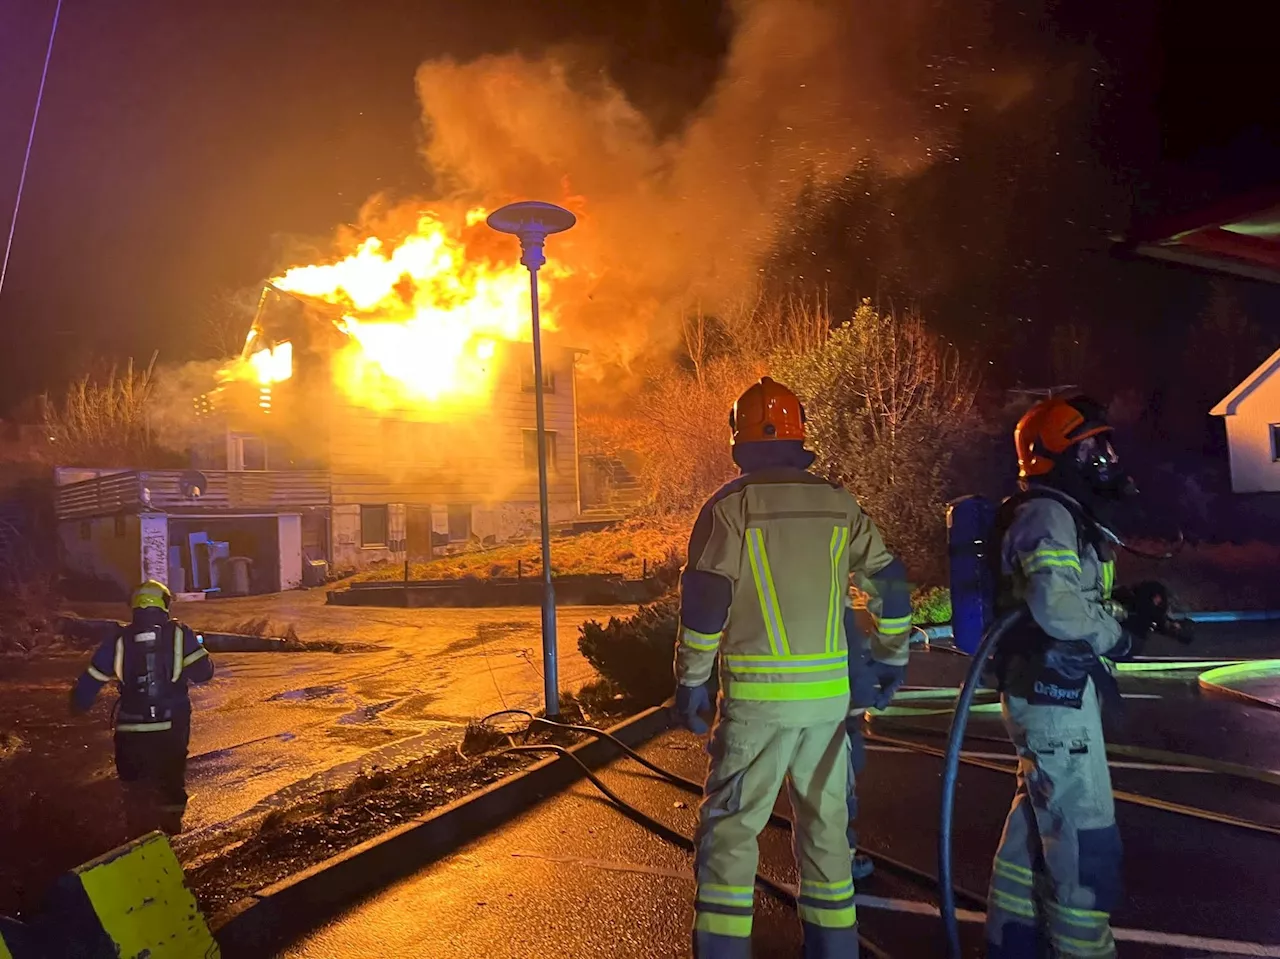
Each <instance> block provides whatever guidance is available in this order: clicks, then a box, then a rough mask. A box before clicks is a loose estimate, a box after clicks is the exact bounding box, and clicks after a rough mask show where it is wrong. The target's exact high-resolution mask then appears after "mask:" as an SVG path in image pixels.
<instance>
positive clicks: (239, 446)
mask: <svg viewBox="0 0 1280 959" xmlns="http://www.w3.org/2000/svg"><path fill="white" fill-rule="evenodd" d="M227 452H228V454H229V455H228V457H227V459H228V463H227V469H229V470H235V471H241V470H254V471H257V470H265V469H266V468H267V441H266V440H264V439H263V438H262V437H261V436H253V435H252V434H250V433H232V434H231V436H230V438H229V441H228V449H227Z"/></svg>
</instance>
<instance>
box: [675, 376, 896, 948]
mask: <svg viewBox="0 0 1280 959" xmlns="http://www.w3.org/2000/svg"><path fill="white" fill-rule="evenodd" d="M729 425H730V427H731V430H732V444H733V458H734V462H736V463H737V465H738V467H739V468H740V469H741V470H742V475H741V476H739V477H738V478H737V479H735V480H732V481H731V482H729V483H727V484H726V485H725V486H723V487H721V489H720V490H718V491H717V492H716V493H715V494H714V495H713V496H712V497H711V498H710V499H709V500H708V501H707V503H706V505H704V506H703V508H702V511H701V512H700V513H699V514H698V518H697V521H696V522H695V523H694V526H693V531H692V534H691V536H690V540H689V558H688V563H687V564H686V566H685V568H684V571H683V573H682V575H681V589H680V635H679V639H678V642H677V644H676V662H675V671H676V680H677V683H678V685H677V693H676V708H677V711H678V713H679V716H680V718H681V720H682V721H683V722H684V724H685V725H686V726H687V727H688V728H689V729H691V730H692V731H694V732H696V733H703V732H706V731H707V724H706V722H705V720H704V719H703V714H704V713H707V712H709V711H710V710H711V695H710V690H709V680H710V679H711V673H712V668H713V664H714V662H715V660H716V657H717V654H718V655H719V659H720V674H719V676H720V698H719V715H718V720H717V722H716V726H715V730H714V732H713V733H712V736H711V742H710V745H709V752H710V754H711V764H710V768H709V770H708V773H707V782H706V786H705V789H704V799H703V802H702V805H701V807H700V809H699V812H698V830H697V851H696V854H695V871H696V880H697V891H696V896H695V903H694V910H695V919H694V933H693V940H694V954H695V955H696V956H698V957H701V959H739V957H749V956H750V955H751V938H750V937H751V925H752V914H753V897H754V889H755V873H756V864H757V859H758V853H759V851H758V846H757V837H758V836H759V834H760V832H761V830H762V829H763V828H764V826H765V824H766V823H767V822H768V819H769V815H770V813H771V812H772V811H773V806H774V802H775V800H776V799H777V795H778V792H779V790H780V789H781V788H782V785H783V783H784V782H785V783H786V784H787V786H788V790H789V795H790V800H791V808H792V810H793V821H794V824H795V825H794V829H795V849H796V857H797V859H798V860H799V867H800V868H799V871H800V889H799V897H798V900H799V901H798V908H799V913H800V919H801V922H802V927H803V933H804V955H805V956H806V957H837V956H838V957H851V956H856V955H857V952H858V940H857V933H856V929H855V922H856V914H855V911H854V902H853V880H852V877H851V875H850V851H849V844H848V839H847V837H846V834H845V830H846V828H847V826H848V815H847V812H846V799H847V786H848V775H849V770H848V766H849V741H848V739H847V737H846V731H845V721H846V718H847V716H848V714H849V703H850V698H849V689H850V674H849V658H850V654H849V648H848V643H847V640H846V636H845V627H844V613H845V609H846V608H847V606H848V603H849V589H848V584H849V577H850V575H851V574H860V575H862V576H864V577H867V578H868V579H869V580H870V579H873V578H874V577H875V575H876V574H879V573H881V572H883V571H884V570H886V569H888V568H889V567H891V566H893V565H894V564H895V560H894V558H893V557H892V556H891V555H890V554H889V553H888V552H887V551H886V550H885V547H884V543H883V541H882V540H881V538H880V533H879V531H878V530H877V529H876V526H875V524H874V523H873V522H872V521H871V519H870V518H869V517H868V516H867V515H866V514H864V513H863V512H862V510H861V509H860V508H859V507H858V503H857V501H856V500H855V499H854V498H853V496H852V495H850V493H849V492H848V491H847V490H845V489H844V488H843V487H841V486H839V485H837V484H834V483H830V482H828V481H826V480H824V479H822V478H820V477H818V476H815V475H814V474H812V473H810V472H809V471H808V468H809V467H810V466H811V465H812V463H813V460H814V455H813V453H811V452H809V451H807V450H806V449H805V448H804V435H805V434H804V410H803V409H802V407H801V406H800V402H799V400H798V399H797V398H796V396H795V394H794V393H792V392H791V391H790V390H789V389H787V388H786V387H785V386H782V385H781V384H779V383H775V382H774V381H773V380H772V379H770V378H769V377H767V376H766V377H763V378H761V380H760V381H759V382H758V383H756V384H754V385H753V386H751V387H750V388H749V389H748V390H747V391H746V392H745V393H743V394H742V396H741V398H739V400H738V401H737V402H736V403H735V404H734V407H733V411H732V412H731V413H730V417H729ZM877 648H878V649H879V652H880V654H881V658H882V660H883V663H882V667H881V668H880V669H879V670H878V671H876V676H878V677H879V680H878V681H879V682H881V683H882V686H883V688H884V691H885V693H886V696H888V695H892V691H893V689H896V687H897V685H898V684H900V683H901V675H902V672H903V671H904V670H905V663H906V652H907V651H906V633H905V632H903V633H902V634H901V636H900V638H897V639H892V640H890V641H889V642H888V643H887V644H886V645H884V647H883V648H882V649H880V648H879V647H877Z"/></svg>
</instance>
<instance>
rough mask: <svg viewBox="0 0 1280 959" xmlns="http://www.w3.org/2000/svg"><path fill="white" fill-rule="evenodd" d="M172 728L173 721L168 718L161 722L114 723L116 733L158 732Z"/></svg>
mask: <svg viewBox="0 0 1280 959" xmlns="http://www.w3.org/2000/svg"><path fill="white" fill-rule="evenodd" d="M172 728H173V723H171V722H169V721H168V720H166V721H164V722H161V723H116V732H118V733H159V732H164V731H165V730H166V729H172Z"/></svg>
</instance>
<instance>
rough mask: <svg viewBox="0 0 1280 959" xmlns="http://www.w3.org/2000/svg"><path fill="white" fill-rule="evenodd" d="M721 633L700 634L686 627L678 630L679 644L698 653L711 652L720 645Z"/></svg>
mask: <svg viewBox="0 0 1280 959" xmlns="http://www.w3.org/2000/svg"><path fill="white" fill-rule="evenodd" d="M721 635H723V634H722V633H700V632H698V631H697V630H696V629H690V628H689V627H688V626H682V627H681V628H680V644H681V645H682V646H687V647H688V648H689V649H696V650H698V652H701V653H707V652H712V651H713V650H715V649H716V648H717V647H718V646H719V645H720V637H721Z"/></svg>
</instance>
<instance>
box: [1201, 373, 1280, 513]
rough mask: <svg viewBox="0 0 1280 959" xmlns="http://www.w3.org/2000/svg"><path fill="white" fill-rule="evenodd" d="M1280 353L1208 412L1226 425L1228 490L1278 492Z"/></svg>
mask: <svg viewBox="0 0 1280 959" xmlns="http://www.w3.org/2000/svg"><path fill="white" fill-rule="evenodd" d="M1278 373H1280V350H1276V352H1274V353H1272V354H1271V356H1269V357H1268V358H1267V360H1266V362H1264V363H1263V364H1262V365H1261V366H1259V367H1258V368H1257V369H1256V370H1254V371H1253V372H1252V373H1250V374H1249V375H1248V376H1247V377H1245V379H1244V381H1243V382H1242V383H1241V384H1240V385H1239V386H1237V387H1236V388H1235V389H1234V390H1232V391H1231V392H1230V393H1228V394H1227V395H1226V396H1225V397H1224V398H1223V399H1222V402H1220V403H1219V404H1218V405H1217V406H1215V407H1214V408H1213V409H1212V410H1210V412H1211V413H1212V414H1213V415H1214V416H1221V417H1223V419H1224V420H1225V422H1226V426H1227V446H1228V448H1229V450H1230V457H1231V489H1232V491H1233V492H1236V493H1274V492H1280V375H1277V374H1278Z"/></svg>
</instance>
